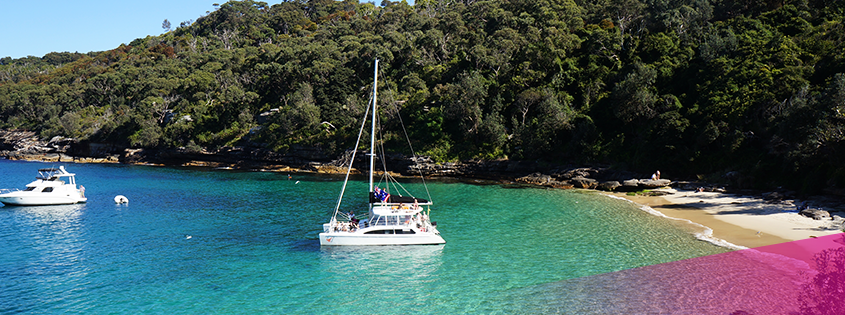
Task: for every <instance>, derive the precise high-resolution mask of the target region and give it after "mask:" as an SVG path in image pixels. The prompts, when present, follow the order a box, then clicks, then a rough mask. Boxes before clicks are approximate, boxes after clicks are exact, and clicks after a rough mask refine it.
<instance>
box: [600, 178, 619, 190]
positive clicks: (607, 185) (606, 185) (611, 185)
mask: <svg viewBox="0 0 845 315" xmlns="http://www.w3.org/2000/svg"><path fill="white" fill-rule="evenodd" d="M619 186H622V184H620V183H619V182H617V181H615V180H611V181H606V182H601V183H599V186H598V188H599V189H601V190H606V191H614V190H616V188H619Z"/></svg>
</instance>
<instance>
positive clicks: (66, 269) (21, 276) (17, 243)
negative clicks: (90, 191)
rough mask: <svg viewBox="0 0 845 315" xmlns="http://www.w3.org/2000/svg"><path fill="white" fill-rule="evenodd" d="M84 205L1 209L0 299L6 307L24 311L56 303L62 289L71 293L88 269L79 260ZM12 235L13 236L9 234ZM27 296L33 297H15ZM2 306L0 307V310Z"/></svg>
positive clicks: (59, 299) (81, 245) (62, 298)
mask: <svg viewBox="0 0 845 315" xmlns="http://www.w3.org/2000/svg"><path fill="white" fill-rule="evenodd" d="M85 208H86V205H85V204H75V205H61V206H27V207H3V208H2V210H0V211H7V212H8V213H6V214H7V215H4V218H5V219H6V220H11V222H6V223H5V224H3V225H4V226H5V227H6V228H7V229H8V230H7V231H6V232H7V233H9V234H6V236H4V238H6V239H9V240H14V242H12V243H11V244H7V245H3V246H2V247H3V252H4V253H5V255H4V257H2V258H0V266H4V267H3V268H2V269H4V271H3V272H1V273H0V283H3V284H0V292H2V293H0V300H5V301H7V302H9V303H10V304H7V307H8V310H14V311H16V312H17V311H21V312H26V311H29V310H34V309H37V308H38V307H40V306H39V305H40V304H42V303H44V302H45V301H46V302H53V303H61V302H59V301H62V300H65V299H66V298H67V295H66V294H65V293H66V292H73V291H76V289H77V288H78V286H79V285H80V283H84V277H85V276H86V275H87V273H88V271H87V270H86V268H85V267H84V265H81V264H79V262H80V261H81V260H82V259H81V256H82V253H83V249H84V241H83V240H82V236H81V235H82V234H83V233H82V232H81V228H82V226H83V225H82V219H81V218H82V214H83V213H84V210H85ZM11 233H13V234H11ZM27 294H32V295H34V296H38V297H39V298H38V300H32V299H19V298H15V297H19V296H26V295H27ZM0 310H2V309H0Z"/></svg>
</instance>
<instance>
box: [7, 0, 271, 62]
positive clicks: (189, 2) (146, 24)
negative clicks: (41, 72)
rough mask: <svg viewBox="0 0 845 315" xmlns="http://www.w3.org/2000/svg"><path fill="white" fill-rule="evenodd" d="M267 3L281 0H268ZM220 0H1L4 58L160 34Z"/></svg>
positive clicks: (110, 45) (105, 46)
mask: <svg viewBox="0 0 845 315" xmlns="http://www.w3.org/2000/svg"><path fill="white" fill-rule="evenodd" d="M264 2H267V3H268V4H271V5H272V4H274V3H278V2H280V1H267V0H265V1H264ZM214 3H219V4H223V3H226V1H220V0H217V1H215V0H143V1H124V0H116V1H115V0H110V1H106V0H78V1H67V0H63V1H52V0H51V1H33V0H0V58H3V57H12V58H14V59H17V58H22V57H26V56H36V57H43V56H44V55H46V54H47V53H50V52H80V53H87V52H90V51H104V50H110V49H114V48H117V47H118V46H120V44H129V43H130V42H132V41H133V40H135V39H136V38H144V37H147V35H152V36H156V35H161V34H162V33H164V29H162V28H161V24H162V22H164V19H167V20H168V21H170V24H171V28H173V29H175V28H176V27H177V26H179V24H180V23H182V22H184V21H187V20H194V21H196V20H197V19H198V18H199V17H201V16H205V15H207V13H206V12H209V11H214V9H215V7H214V6H213V4H214Z"/></svg>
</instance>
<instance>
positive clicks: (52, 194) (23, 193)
mask: <svg viewBox="0 0 845 315" xmlns="http://www.w3.org/2000/svg"><path fill="white" fill-rule="evenodd" d="M86 201H88V198H85V187H82V186H81V185H80V186H79V188H78V189H77V188H76V174H73V173H68V172H67V171H66V170H65V167H64V166H59V168H42V169H39V170H38V176H37V177H35V181H34V182H31V183H29V184H27V185H26V189H25V190H8V189H3V191H2V194H0V202H2V203H3V204H6V205H15V206H44V205H68V204H75V203H83V202H86Z"/></svg>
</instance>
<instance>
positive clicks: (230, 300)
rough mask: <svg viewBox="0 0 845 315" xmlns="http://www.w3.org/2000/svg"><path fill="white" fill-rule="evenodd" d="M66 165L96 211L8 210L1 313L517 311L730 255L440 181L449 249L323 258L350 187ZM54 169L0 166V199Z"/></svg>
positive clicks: (562, 204) (512, 192) (613, 215)
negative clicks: (659, 268) (541, 292)
mask: <svg viewBox="0 0 845 315" xmlns="http://www.w3.org/2000/svg"><path fill="white" fill-rule="evenodd" d="M62 165H65V167H66V168H67V169H68V171H70V172H72V173H76V174H77V182H78V183H80V184H82V185H84V186H85V188H86V196H87V197H88V199H89V200H88V203H86V204H80V205H71V206H42V207H8V206H6V207H2V208H0V252H2V253H4V255H2V256H0V313H4V314H7V313H31V312H35V313H69V312H73V313H86V314H105V313H138V312H145V313H164V312H168V313H314V312H316V313H334V312H343V313H358V314H365V313H366V314H369V313H385V314H392V313H408V312H422V313H497V312H500V313H514V312H520V311H526V310H537V309H542V307H540V306H538V305H537V303H550V302H549V301H548V296H537V295H536V294H534V293H532V292H535V291H536V289H537V288H543V287H544V286H547V285H549V284H550V283H559V282H561V281H565V280H570V279H576V278H581V277H586V276H591V275H597V274H603V273H609V272H614V271H619V270H625V269H631V268H636V267H642V266H648V265H654V264H659V263H664V262H670V261H678V260H683V259H688V258H693V257H700V256H706V255H711V254H717V253H723V252H727V251H729V250H728V249H726V248H723V247H718V246H715V245H712V244H710V243H707V242H703V241H700V240H697V239H696V238H695V237H694V236H693V235H692V233H691V232H690V228H689V227H688V226H687V225H686V224H685V223H683V222H678V221H674V220H668V219H665V218H661V217H657V216H654V215H651V214H648V213H646V212H645V211H642V210H640V209H639V208H638V207H637V206H636V205H635V204H633V203H630V202H627V201H624V200H619V199H614V198H609V197H607V196H605V195H602V194H599V193H596V192H590V191H578V190H556V189H542V188H508V187H503V186H500V185H474V184H468V183H453V182H440V181H429V182H428V188H429V190H430V191H431V196H432V199H433V201H434V203H435V205H434V206H433V207H432V208H431V218H432V220H434V221H437V223H438V228H439V229H440V231H441V233H442V236H443V238H444V239H446V241H447V243H446V244H445V245H440V246H412V247H391V246H384V247H343V248H321V247H320V246H319V242H318V240H317V234H318V233H319V232H320V229H321V225H322V223H324V222H326V221H327V220H328V219H329V217H330V214H331V212H332V210H333V208H334V205H335V202H336V198H337V193H338V192H339V190H340V187H341V185H342V178H341V177H336V176H317V175H302V174H292V175H293V178H292V179H290V180H289V179H288V177H287V175H288V174H286V173H270V172H239V171H227V170H204V169H185V168H164V167H148V166H132V165H101V164H62ZM49 166H53V165H52V164H45V163H36V162H21V161H6V160H0V188H19V189H20V188H23V186H24V185H25V184H27V183H29V182H30V181H32V180H33V179H34V176H35V175H36V170H37V169H38V168H41V167H49ZM404 185H405V186H406V187H408V188H409V190H411V191H412V192H415V193H416V192H423V193H422V194H424V188H423V187H422V185H421V184H420V183H419V182H407V183H405V184H404ZM348 189H349V191H352V192H356V191H364V190H365V189H366V183H365V182H363V181H360V180H358V181H355V182H352V183H351V185H350V187H349V188H348ZM422 194H417V195H418V196H421V195H422ZM116 195H125V196H126V197H128V198H129V204H127V205H116V204H115V203H114V202H113V198H114V196H116ZM423 197H424V196H423ZM365 202H366V197H365V193H359V194H358V195H355V194H348V195H347V199H346V201H345V202H344V206H343V209H342V210H345V211H349V210H352V209H355V210H356V211H360V210H359V209H361V208H358V207H363V206H365V205H366V203H365ZM611 279H612V278H611ZM563 283H565V282H563ZM564 291H565V290H564ZM560 294H561V295H560V296H559V297H556V298H555V299H556V301H555V302H554V303H562V302H565V301H567V299H568V298H567V294H568V293H566V292H563V293H560ZM571 294H572V297H577V296H579V294H582V293H579V292H572V293H571ZM572 301H573V302H574V303H577V301H580V300H579V299H572ZM528 306H530V307H528ZM526 307H528V308H526ZM575 309H577V307H576V308H575Z"/></svg>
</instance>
